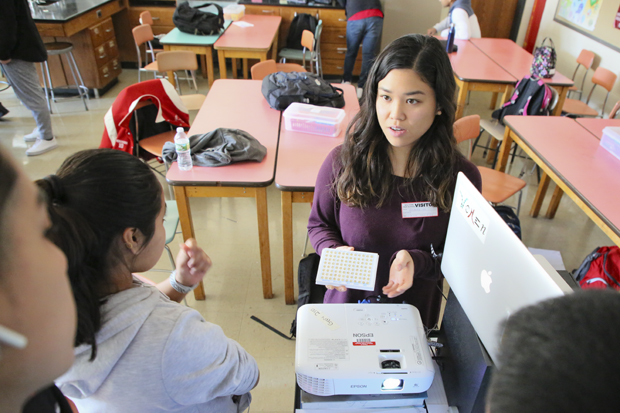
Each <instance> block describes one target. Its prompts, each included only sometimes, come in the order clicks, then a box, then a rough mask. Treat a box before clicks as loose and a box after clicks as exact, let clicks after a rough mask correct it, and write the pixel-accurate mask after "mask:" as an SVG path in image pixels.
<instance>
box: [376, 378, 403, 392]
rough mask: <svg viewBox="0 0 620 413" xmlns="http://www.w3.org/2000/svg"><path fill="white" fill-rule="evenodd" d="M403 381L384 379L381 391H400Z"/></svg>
mask: <svg viewBox="0 0 620 413" xmlns="http://www.w3.org/2000/svg"><path fill="white" fill-rule="evenodd" d="M403 385H404V381H403V380H400V379H385V380H383V384H381V390H402V389H403Z"/></svg>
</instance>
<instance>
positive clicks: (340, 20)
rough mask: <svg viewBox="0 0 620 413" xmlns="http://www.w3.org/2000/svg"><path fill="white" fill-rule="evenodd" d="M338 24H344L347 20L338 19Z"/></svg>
mask: <svg viewBox="0 0 620 413" xmlns="http://www.w3.org/2000/svg"><path fill="white" fill-rule="evenodd" d="M338 21H339V22H346V21H347V19H338Z"/></svg>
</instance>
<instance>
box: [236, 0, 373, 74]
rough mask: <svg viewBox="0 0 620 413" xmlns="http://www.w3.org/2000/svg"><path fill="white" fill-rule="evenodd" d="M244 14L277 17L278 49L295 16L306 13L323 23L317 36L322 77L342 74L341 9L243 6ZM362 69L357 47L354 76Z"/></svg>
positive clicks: (344, 47)
mask: <svg viewBox="0 0 620 413" xmlns="http://www.w3.org/2000/svg"><path fill="white" fill-rule="evenodd" d="M245 13H246V14H263V15H264V14H267V15H271V16H281V17H282V23H281V24H280V31H279V34H278V36H279V38H278V47H279V48H280V49H281V48H283V47H285V46H286V39H287V37H288V31H289V28H290V27H291V22H292V21H293V18H295V13H307V14H311V15H313V16H316V17H317V18H318V19H320V20H323V33H322V35H321V60H322V62H323V73H324V74H325V75H342V73H343V71H344V57H345V54H346V51H347V19H346V17H345V13H344V10H339V9H322V8H316V9H314V8H310V7H277V6H263V5H260V6H259V5H247V4H246V5H245ZM361 68H362V53H361V48H360V51H359V52H358V55H357V60H356V63H355V68H354V70H353V74H354V75H359V73H360V70H361Z"/></svg>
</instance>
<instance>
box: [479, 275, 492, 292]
mask: <svg viewBox="0 0 620 413" xmlns="http://www.w3.org/2000/svg"><path fill="white" fill-rule="evenodd" d="M492 282H493V280H492V279H491V271H488V272H487V270H482V274H480V284H482V288H483V289H484V292H485V293H487V294H488V293H490V292H491V283H492Z"/></svg>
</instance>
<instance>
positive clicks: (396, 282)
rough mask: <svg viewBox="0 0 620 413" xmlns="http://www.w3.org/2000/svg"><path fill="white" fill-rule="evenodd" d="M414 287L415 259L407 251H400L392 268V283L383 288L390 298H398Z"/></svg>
mask: <svg viewBox="0 0 620 413" xmlns="http://www.w3.org/2000/svg"><path fill="white" fill-rule="evenodd" d="M412 285H413V259H412V258H411V255H410V254H409V252H407V251H406V250H400V251H398V253H397V254H396V258H394V261H393V262H392V266H391V267H390V282H389V283H388V284H387V285H386V286H385V287H383V294H385V295H387V296H388V298H394V297H398V296H399V295H401V294H402V293H404V292H405V291H407V290H408V289H410V288H411V286H412Z"/></svg>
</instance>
